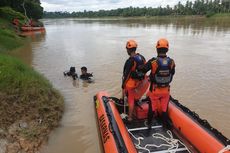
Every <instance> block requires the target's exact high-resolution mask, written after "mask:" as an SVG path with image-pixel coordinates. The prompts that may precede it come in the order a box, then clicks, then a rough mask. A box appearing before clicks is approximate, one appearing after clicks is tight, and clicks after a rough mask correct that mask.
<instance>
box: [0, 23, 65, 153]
mask: <svg viewBox="0 0 230 153" xmlns="http://www.w3.org/2000/svg"><path fill="white" fill-rule="evenodd" d="M10 21H11V20H9V19H3V18H0V101H1V103H0V123H1V124H0V153H18V152H25V153H35V152H36V153H37V152H38V151H39V149H40V147H41V145H42V144H43V143H45V142H46V141H47V138H48V135H49V134H50V132H51V130H52V129H53V128H55V127H57V126H58V124H59V121H60V119H61V116H62V113H63V109H64V100H63V97H62V96H61V95H60V93H59V92H58V91H57V90H55V89H54V88H53V87H52V85H51V84H50V82H49V81H48V80H47V79H45V78H44V77H43V76H42V75H40V74H39V73H37V72H36V71H34V70H33V69H32V68H30V67H29V66H27V65H25V64H23V63H22V62H21V61H20V60H18V59H16V58H13V57H11V56H9V55H6V54H7V52H9V51H11V50H13V49H16V48H18V47H22V46H23V45H24V44H25V43H28V41H27V39H26V38H22V37H20V36H18V35H17V33H16V32H17V31H16V30H15V29H14V27H13V26H12V24H11V22H10Z"/></svg>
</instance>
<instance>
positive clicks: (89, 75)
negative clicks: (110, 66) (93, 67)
mask: <svg viewBox="0 0 230 153" xmlns="http://www.w3.org/2000/svg"><path fill="white" fill-rule="evenodd" d="M91 77H93V74H91V73H86V74H81V75H80V79H82V80H90V79H91Z"/></svg>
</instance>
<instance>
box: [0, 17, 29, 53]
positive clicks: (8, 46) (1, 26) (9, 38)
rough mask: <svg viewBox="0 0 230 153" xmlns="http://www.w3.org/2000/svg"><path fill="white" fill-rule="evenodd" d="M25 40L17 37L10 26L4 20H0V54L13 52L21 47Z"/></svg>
mask: <svg viewBox="0 0 230 153" xmlns="http://www.w3.org/2000/svg"><path fill="white" fill-rule="evenodd" d="M25 41H26V39H25V38H22V37H19V36H18V35H17V34H16V33H15V30H14V29H13V27H12V25H11V24H10V23H9V22H8V21H7V20H5V19H1V18H0V52H5V51H8V50H13V49H15V48H18V47H19V46H22V45H23V44H24V43H25Z"/></svg>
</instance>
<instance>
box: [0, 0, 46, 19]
mask: <svg viewBox="0 0 230 153" xmlns="http://www.w3.org/2000/svg"><path fill="white" fill-rule="evenodd" d="M0 7H11V8H12V9H13V10H15V11H17V12H21V13H22V14H24V15H25V12H26V16H27V17H28V18H33V19H40V18H42V16H43V7H41V2H40V0H0Z"/></svg>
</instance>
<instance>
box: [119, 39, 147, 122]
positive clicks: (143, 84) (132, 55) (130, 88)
mask: <svg viewBox="0 0 230 153" xmlns="http://www.w3.org/2000/svg"><path fill="white" fill-rule="evenodd" d="M136 49H137V43H136V41H134V40H129V41H127V43H126V51H127V54H128V55H129V58H128V59H127V60H126V62H125V65H124V68H123V76H122V95H123V96H122V97H123V98H124V96H125V95H126V96H127V99H128V105H129V114H128V121H129V122H130V121H132V120H133V117H132V116H133V110H134V103H135V101H138V100H139V99H140V98H141V97H142V96H143V95H144V93H145V92H146V91H147V89H148V86H149V82H148V79H147V76H146V75H145V74H144V73H142V72H140V71H139V68H141V67H142V66H144V64H145V63H146V60H145V58H144V56H142V55H141V54H139V53H136Z"/></svg>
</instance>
